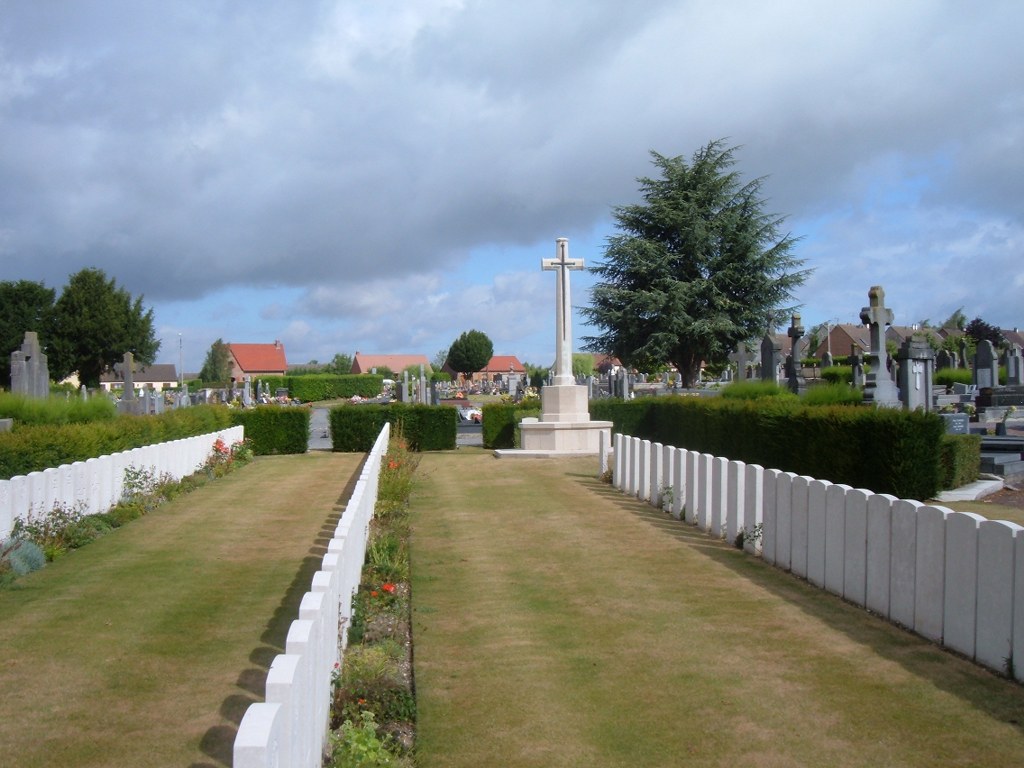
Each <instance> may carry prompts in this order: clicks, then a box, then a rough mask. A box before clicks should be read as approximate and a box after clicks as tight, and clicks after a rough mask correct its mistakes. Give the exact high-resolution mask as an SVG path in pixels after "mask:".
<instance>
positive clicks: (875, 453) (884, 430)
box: [591, 396, 945, 499]
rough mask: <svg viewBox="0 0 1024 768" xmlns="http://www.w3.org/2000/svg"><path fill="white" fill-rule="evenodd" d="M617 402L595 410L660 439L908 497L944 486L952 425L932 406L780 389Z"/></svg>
mask: <svg viewBox="0 0 1024 768" xmlns="http://www.w3.org/2000/svg"><path fill="white" fill-rule="evenodd" d="M599 403H600V405H599ZM604 403H609V405H607V406H606V405H604ZM612 403H613V401H610V400H608V401H595V402H594V403H593V404H592V407H591V417H592V418H597V419H600V420H604V421H611V422H612V423H613V425H614V431H615V432H622V433H624V434H627V435H630V436H633V437H639V438H642V439H648V440H651V441H652V442H660V443H663V444H666V445H674V446H677V447H680V448H686V449H688V450H694V451H700V452H701V453H710V454H712V455H715V456H724V457H727V458H729V459H735V460H738V461H744V462H747V463H753V464H760V465H762V466H764V467H774V468H777V469H782V470H786V471H790V472H796V473H797V474H800V475H809V476H811V477H816V478H821V479H827V480H830V481H832V482H835V483H846V484H847V485H850V486H853V487H860V488H871V489H872V490H874V491H876V492H878V493H891V494H893V495H895V496H900V497H903V498H914V499H929V498H933V497H934V495H935V493H936V492H937V491H938V488H939V480H940V471H939V443H940V438H941V436H942V435H943V434H944V433H945V425H944V424H943V422H942V420H941V419H940V418H939V417H938V416H937V415H935V414H932V413H923V412H920V411H915V412H909V413H908V412H905V411H902V410H899V409H887V408H849V407H846V406H804V405H802V404H801V403H800V402H799V400H789V399H785V398H778V397H770V398H762V399H760V400H729V399H723V398H687V397H675V396H666V397H657V398H645V399H642V400H634V401H630V402H622V401H615V402H614V404H612Z"/></svg>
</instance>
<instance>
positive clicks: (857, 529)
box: [843, 488, 871, 606]
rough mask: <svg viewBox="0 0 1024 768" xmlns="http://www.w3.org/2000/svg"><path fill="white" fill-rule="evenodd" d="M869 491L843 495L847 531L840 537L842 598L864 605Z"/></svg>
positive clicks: (857, 490) (850, 492) (856, 489)
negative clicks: (843, 554) (841, 550)
mask: <svg viewBox="0 0 1024 768" xmlns="http://www.w3.org/2000/svg"><path fill="white" fill-rule="evenodd" d="M870 495H871V491H868V490H865V489H864V488H853V489H852V490H849V491H847V492H846V520H845V523H846V531H845V532H844V534H843V550H844V551H845V553H846V559H845V561H844V564H843V597H844V598H845V599H847V600H849V601H850V602H851V603H853V604H854V605H860V606H863V605H864V602H865V598H866V592H867V557H868V551H867V550H868V496H870Z"/></svg>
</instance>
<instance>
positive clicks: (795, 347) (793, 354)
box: [786, 315, 806, 394]
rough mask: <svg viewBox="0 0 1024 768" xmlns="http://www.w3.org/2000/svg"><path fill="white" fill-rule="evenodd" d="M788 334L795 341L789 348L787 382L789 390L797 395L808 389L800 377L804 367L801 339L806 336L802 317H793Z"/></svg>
mask: <svg viewBox="0 0 1024 768" xmlns="http://www.w3.org/2000/svg"><path fill="white" fill-rule="evenodd" d="M786 333H787V335H788V336H789V338H791V339H792V340H793V341H792V342H791V343H790V347H789V357H787V358H786V380H787V384H788V385H789V390H790V391H791V392H793V393H794V394H797V393H799V392H801V391H802V390H804V389H806V385H805V384H804V377H803V376H801V375H800V370H801V368H802V366H803V355H802V354H801V350H800V339H801V338H803V335H804V327H803V325H801V323H800V315H793V318H792V321H791V323H790V326H789V330H788V331H787V332H786Z"/></svg>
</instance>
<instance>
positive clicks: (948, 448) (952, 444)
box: [939, 435, 981, 488]
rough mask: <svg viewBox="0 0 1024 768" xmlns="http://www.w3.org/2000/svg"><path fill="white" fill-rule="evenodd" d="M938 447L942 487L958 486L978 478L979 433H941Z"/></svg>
mask: <svg viewBox="0 0 1024 768" xmlns="http://www.w3.org/2000/svg"><path fill="white" fill-rule="evenodd" d="M940 448H941V451H942V453H941V458H940V459H939V461H940V466H941V470H940V471H941V472H942V487H943V488H959V487H960V486H962V485H967V484H968V483H973V482H974V481H975V480H977V479H978V476H979V475H980V474H981V435H943V436H942V445H941V446H940Z"/></svg>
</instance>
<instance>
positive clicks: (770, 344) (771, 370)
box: [761, 333, 782, 383]
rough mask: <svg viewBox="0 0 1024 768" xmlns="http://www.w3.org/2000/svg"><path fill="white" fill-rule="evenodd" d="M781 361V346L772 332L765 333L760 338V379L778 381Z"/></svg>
mask: <svg viewBox="0 0 1024 768" xmlns="http://www.w3.org/2000/svg"><path fill="white" fill-rule="evenodd" d="M781 363H782V347H781V346H779V345H778V344H777V343H776V341H775V337H774V336H773V335H772V334H770V333H766V334H765V336H764V338H763V339H762V340H761V380H762V381H772V382H775V383H778V381H779V366H780V365H781Z"/></svg>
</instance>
